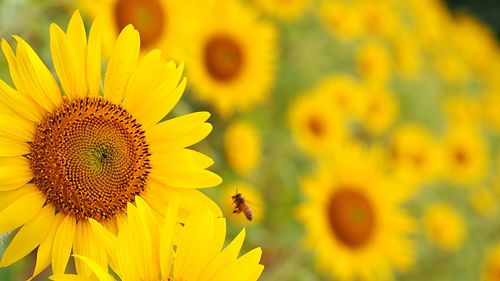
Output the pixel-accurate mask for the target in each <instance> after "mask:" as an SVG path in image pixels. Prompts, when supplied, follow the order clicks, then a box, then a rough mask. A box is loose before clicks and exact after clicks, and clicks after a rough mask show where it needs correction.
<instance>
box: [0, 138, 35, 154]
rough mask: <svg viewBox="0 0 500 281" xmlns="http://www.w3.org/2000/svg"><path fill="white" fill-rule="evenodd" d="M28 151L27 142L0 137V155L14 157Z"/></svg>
mask: <svg viewBox="0 0 500 281" xmlns="http://www.w3.org/2000/svg"><path fill="white" fill-rule="evenodd" d="M28 153H30V146H29V144H27V143H25V142H21V141H15V140H12V139H9V138H5V137H0V157H14V156H21V155H26V154H28Z"/></svg>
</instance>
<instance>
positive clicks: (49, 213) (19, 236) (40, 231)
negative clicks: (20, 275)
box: [0, 206, 54, 267]
mask: <svg viewBox="0 0 500 281" xmlns="http://www.w3.org/2000/svg"><path fill="white" fill-rule="evenodd" d="M53 216H54V212H53V209H52V207H49V206H45V207H43V208H42V209H41V210H40V211H39V212H38V213H37V214H36V216H35V217H33V219H31V220H30V221H29V222H27V223H26V224H25V225H24V226H23V227H21V229H20V230H19V231H18V232H17V233H16V236H14V239H12V242H10V244H9V247H7V249H6V250H5V252H4V254H3V256H2V261H1V262H0V267H5V266H8V265H11V264H13V263H15V262H16V261H18V260H20V259H22V258H23V257H25V256H26V255H28V254H29V253H30V252H31V251H33V250H34V249H35V248H36V247H37V246H38V245H40V243H41V242H42V241H43V240H44V239H45V237H46V236H47V234H48V233H49V232H50V229H51V227H52V222H53V220H52V219H51V217H53Z"/></svg>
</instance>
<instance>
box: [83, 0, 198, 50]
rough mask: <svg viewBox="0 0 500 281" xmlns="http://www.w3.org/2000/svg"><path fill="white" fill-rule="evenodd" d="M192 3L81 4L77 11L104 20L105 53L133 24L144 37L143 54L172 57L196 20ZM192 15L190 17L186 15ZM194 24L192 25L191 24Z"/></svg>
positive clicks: (115, 0)
mask: <svg viewBox="0 0 500 281" xmlns="http://www.w3.org/2000/svg"><path fill="white" fill-rule="evenodd" d="M190 2H192V1H176V0H110V1H96V0H78V1H77V3H78V7H79V8H81V9H82V11H83V13H85V14H88V15H90V16H91V17H92V18H95V17H97V16H99V17H100V18H101V19H102V26H101V28H102V31H101V34H102V40H103V44H104V45H103V47H104V50H105V53H111V52H112V51H113V46H114V42H115V40H116V38H117V36H118V34H119V33H120V31H121V30H122V29H123V28H124V27H125V26H127V25H128V24H132V25H133V26H134V27H135V28H136V29H137V30H138V31H139V34H140V36H141V48H142V50H143V51H144V52H148V51H150V50H153V49H156V48H159V49H161V50H162V52H163V55H165V56H168V57H172V56H174V55H178V54H179V52H180V49H179V47H180V44H179V42H180V41H181V38H186V36H185V33H186V32H187V30H189V28H190V27H191V25H192V24H193V23H192V22H193V20H194V19H195V18H196V16H194V17H192V18H190V22H188V21H186V18H187V16H188V15H191V16H192V13H193V11H196V10H195V9H192V8H190V5H189V4H188V3H190ZM187 13H189V14H187ZM190 23H191V24H190Z"/></svg>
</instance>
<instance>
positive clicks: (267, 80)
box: [184, 0, 277, 117]
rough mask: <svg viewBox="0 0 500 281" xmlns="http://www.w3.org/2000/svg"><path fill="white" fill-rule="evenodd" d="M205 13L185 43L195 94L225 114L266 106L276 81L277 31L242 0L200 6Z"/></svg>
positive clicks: (205, 3)
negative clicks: (241, 1)
mask: <svg viewBox="0 0 500 281" xmlns="http://www.w3.org/2000/svg"><path fill="white" fill-rule="evenodd" d="M200 5H201V6H200V9H202V10H203V11H204V17H203V18H202V20H201V25H200V28H199V30H197V32H196V33H193V34H192V35H191V37H190V40H189V42H187V43H188V44H187V45H186V46H184V47H185V48H186V65H187V66H188V68H187V71H188V73H189V77H190V78H191V79H192V80H191V81H192V85H193V90H194V91H193V94H194V95H195V97H197V98H198V99H199V100H201V101H204V102H208V103H210V104H211V105H212V106H214V107H215V109H216V110H217V112H218V113H219V114H220V115H221V116H222V117H229V116H230V115H232V114H233V113H234V112H235V111H246V110H248V109H250V108H252V107H253V106H255V105H257V104H262V103H263V102H264V101H265V100H266V99H267V96H268V94H269V92H270V90H271V87H272V86H273V83H274V75H275V73H274V72H275V68H276V59H277V46H276V44H277V33H276V30H275V28H274V26H272V25H271V24H270V23H268V22H265V21H262V20H260V19H258V17H257V13H256V12H255V11H254V10H252V9H250V8H249V7H246V6H243V4H241V3H239V2H238V1H225V0H210V1H206V2H204V3H203V4H200Z"/></svg>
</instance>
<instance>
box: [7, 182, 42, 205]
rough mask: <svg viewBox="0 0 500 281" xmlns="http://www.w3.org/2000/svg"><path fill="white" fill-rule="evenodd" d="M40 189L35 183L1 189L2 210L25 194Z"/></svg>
mask: <svg viewBox="0 0 500 281" xmlns="http://www.w3.org/2000/svg"><path fill="white" fill-rule="evenodd" d="M36 191H38V187H37V186H36V185H34V184H27V185H25V186H22V187H20V188H16V189H12V190H8V191H1V192H0V210H3V209H4V208H5V207H7V206H8V205H9V204H10V203H12V202H14V201H15V200H16V199H18V198H21V197H23V196H25V195H28V194H30V193H33V192H36Z"/></svg>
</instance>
